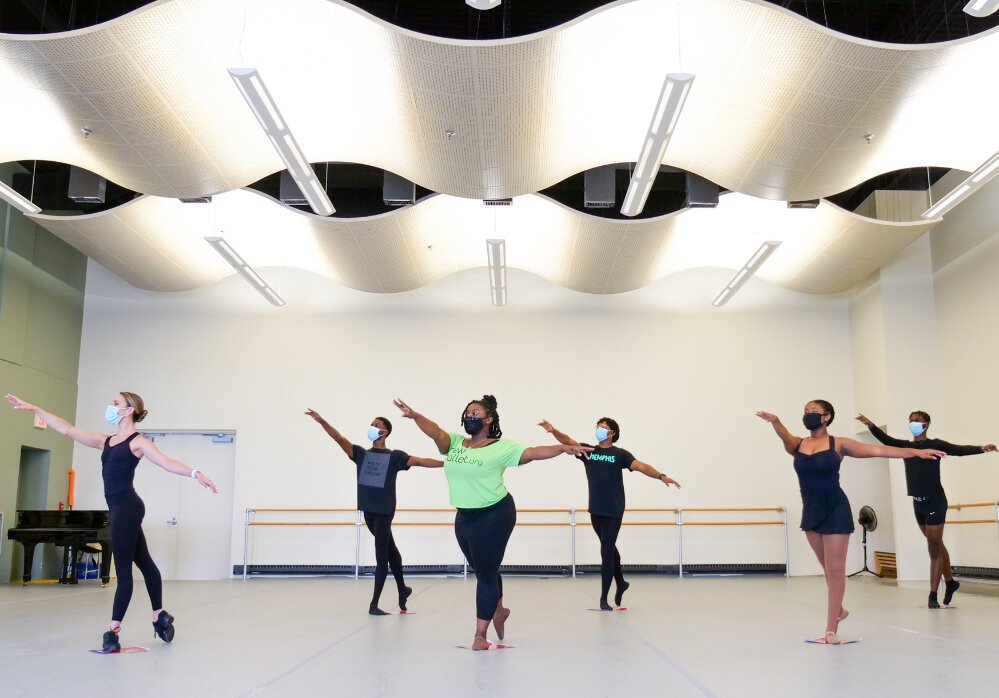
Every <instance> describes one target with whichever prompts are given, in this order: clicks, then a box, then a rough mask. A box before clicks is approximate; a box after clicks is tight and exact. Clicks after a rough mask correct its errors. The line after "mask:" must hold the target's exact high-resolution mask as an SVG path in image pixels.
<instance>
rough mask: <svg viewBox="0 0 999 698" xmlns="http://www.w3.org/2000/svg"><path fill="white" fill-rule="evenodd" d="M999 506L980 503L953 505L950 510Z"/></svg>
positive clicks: (997, 503) (949, 507)
mask: <svg viewBox="0 0 999 698" xmlns="http://www.w3.org/2000/svg"><path fill="white" fill-rule="evenodd" d="M994 506H999V502H978V503H976V504H951V505H950V506H948V507H947V508H948V509H972V508H974V507H994Z"/></svg>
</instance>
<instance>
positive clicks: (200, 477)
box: [132, 436, 219, 494]
mask: <svg viewBox="0 0 999 698" xmlns="http://www.w3.org/2000/svg"><path fill="white" fill-rule="evenodd" d="M132 448H133V449H134V450H136V451H138V452H139V454H140V455H141V456H145V457H146V458H148V459H149V460H150V461H151V462H152V463H155V464H156V465H158V466H160V467H161V468H163V469H164V470H166V471H167V472H170V473H175V474H177V475H183V476H184V477H193V478H194V479H195V480H197V481H198V484H199V485H201V486H202V487H205V488H206V489H209V490H211V491H212V493H213V494H216V493H218V491H219V490H218V488H217V487H216V486H215V483H214V482H212V481H211V480H210V479H208V476H207V475H205V474H204V473H203V472H201V471H200V470H194V469H192V468H189V467H188V466H186V465H184V464H183V463H181V462H180V461H179V460H177V459H176V458H171V457H170V456H168V455H167V454H165V453H163V451H161V450H160V449H158V448H156V444H154V443H153V442H152V441H150V440H149V439H147V438H146V437H145V436H137V437H136V438H135V439H134V440H133V441H132Z"/></svg>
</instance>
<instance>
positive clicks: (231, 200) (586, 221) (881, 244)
mask: <svg viewBox="0 0 999 698" xmlns="http://www.w3.org/2000/svg"><path fill="white" fill-rule="evenodd" d="M32 218H34V219H35V220H37V221H38V222H39V223H40V224H41V225H43V226H44V227H46V228H48V229H49V230H51V231H52V232H53V233H55V234H56V235H58V236H59V237H61V238H63V239H64V240H66V241H67V242H68V243H70V244H72V245H74V246H76V247H77V248H79V249H80V250H81V251H83V252H84V253H85V254H87V255H88V256H90V257H92V258H93V259H95V260H96V261H98V262H100V263H101V264H102V265H104V266H105V267H107V268H109V269H110V270H111V271H113V272H115V273H116V274H118V275H119V276H121V277H122V278H124V279H126V280H127V281H129V282H130V283H132V284H133V285H135V286H138V287H140V288H145V289H150V290H157V291H179V290H186V289H191V288H195V287H199V286H205V285H208V284H211V283H214V282H215V281H217V280H219V279H221V278H223V277H225V276H228V275H229V274H232V273H233V271H232V269H231V268H230V267H229V266H228V265H226V264H225V262H223V261H222V259H221V258H220V257H219V256H218V255H217V254H216V252H215V251H214V249H212V248H211V247H210V246H209V245H208V244H207V243H206V242H204V240H203V238H204V237H205V236H208V235H222V236H223V237H225V239H226V240H227V241H228V242H229V243H230V244H231V245H232V247H233V248H234V249H235V250H236V251H237V252H238V253H239V254H240V255H241V256H242V257H243V258H244V259H246V260H247V262H248V263H249V264H250V265H251V266H254V267H256V268H257V269H258V270H259V269H261V268H266V267H276V266H277V267H282V266H283V267H295V268H300V269H305V270H308V271H312V272H314V273H316V274H320V275H322V276H325V277H326V278H329V279H331V280H333V281H335V282H337V283H340V284H343V285H345V286H348V287H350V288H353V289H357V290H360V291H370V292H376V293H391V292H399V291H407V290H411V289H414V288H418V287H421V286H425V285H427V284H430V283H432V282H434V281H437V280H439V279H442V278H444V277H446V276H448V275H450V274H454V273H456V272H458V271H461V270H464V269H471V268H476V267H482V266H485V264H486V244H485V241H486V239H487V238H503V239H505V240H506V241H507V244H506V250H507V252H506V254H507V264H508V266H510V267H515V268H518V269H523V270H525V271H529V272H532V273H534V274H537V275H538V276H541V277H542V278H545V279H547V280H549V281H551V282H552V283H556V284H560V285H562V286H565V287H566V288H570V289H574V290H577V291H583V292H587V293H620V292H623V291H630V290H633V289H636V288H639V287H641V286H645V285H647V284H649V283H652V282H653V281H656V280H658V279H661V278H664V277H666V276H669V275H670V274H674V273H677V272H680V271H684V270H686V269H693V268H699V267H729V268H732V269H737V268H739V267H741V266H742V265H743V264H744V263H745V262H746V260H747V259H749V257H750V256H751V255H752V253H753V252H755V251H756V249H757V248H758V247H759V245H760V243H761V242H762V241H763V240H781V241H782V242H783V244H782V245H781V246H780V247H779V248H778V250H777V251H776V252H775V253H774V255H773V256H772V257H771V258H770V259H769V260H768V261H767V263H766V264H765V265H764V267H763V268H762V269H761V270H760V272H758V276H759V277H760V278H763V279H765V280H768V281H770V282H772V283H775V284H778V285H780V286H783V287H785V288H789V289H792V290H796V291H802V292H809V293H835V292H842V291H846V290H848V289H849V288H851V287H852V286H853V285H854V284H856V283H858V282H859V281H861V280H863V279H864V278H866V277H867V276H868V275H870V274H871V273H872V272H874V271H875V270H877V269H878V268H879V267H880V266H881V265H882V264H883V263H884V262H885V261H887V260H889V259H890V258H891V257H892V256H894V255H895V254H896V253H897V252H898V251H899V250H901V249H902V248H903V247H904V246H905V245H907V244H909V243H910V242H911V241H912V240H914V239H916V238H917V237H919V236H920V235H922V234H923V233H925V232H926V231H927V230H929V228H931V227H932V226H933V225H935V224H936V223H937V222H938V221H934V222H925V221H921V222H919V223H888V222H883V221H875V220H871V219H866V218H861V217H859V216H856V215H855V214H852V213H849V212H846V211H843V210H842V209H839V208H837V207H835V206H833V205H831V204H827V203H822V204H821V205H820V206H819V207H818V208H817V209H806V210H795V209H787V208H786V207H785V206H784V205H783V204H782V203H779V202H772V201H764V200H761V199H757V198H754V197H749V196H745V195H742V194H726V195H725V196H723V197H722V198H721V202H720V203H719V205H718V207H717V208H716V209H710V210H709V209H691V210H685V211H681V212H679V213H675V214H671V215H669V216H665V217H663V218H658V219H653V220H643V221H611V220H608V219H605V218H597V217H594V216H588V215H585V214H581V213H578V212H576V211H573V210H571V209H567V208H565V207H563V206H562V205H560V204H557V203H555V202H553V201H551V200H549V199H547V198H545V197H542V196H537V195H530V196H523V197H518V198H516V199H515V200H514V202H513V205H511V206H508V207H499V206H483V205H482V204H481V203H480V202H477V201H472V200H469V199H462V198H456V197H449V196H443V195H439V196H434V197H431V198H429V199H427V200H425V201H423V202H421V203H420V204H418V205H416V206H412V207H407V208H405V209H402V210H400V211H396V212H393V213H389V214H385V215H382V216H377V217H373V218H367V219H363V220H360V221H343V220H338V219H335V218H318V217H316V216H312V215H308V214H304V213H301V212H300V211H297V210H294V209H291V208H288V207H286V206H284V205H282V204H280V203H278V202H276V201H274V200H273V199H270V198H268V197H266V196H263V195H262V194H258V193H256V192H252V191H250V190H239V191H235V192H230V193H227V194H223V195H220V196H217V197H215V199H214V200H213V202H212V203H210V204H182V203H180V202H178V201H176V200H172V199H163V198H158V197H150V196H147V197H142V198H140V199H136V200H135V201H132V202H130V203H128V204H125V205H123V206H120V207H118V208H115V209H112V210H110V211H106V212H103V213H98V214H91V215H87V216H73V217H64V216H48V215H36V216H32ZM264 276H265V277H266V274H264ZM708 301H710V299H708ZM706 302H707V301H706Z"/></svg>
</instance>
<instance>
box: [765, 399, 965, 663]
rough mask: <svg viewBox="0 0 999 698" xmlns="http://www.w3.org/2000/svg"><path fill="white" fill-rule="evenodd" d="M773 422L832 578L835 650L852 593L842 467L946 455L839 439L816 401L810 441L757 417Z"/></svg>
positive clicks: (830, 636) (807, 417)
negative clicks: (853, 461) (847, 462)
mask: <svg viewBox="0 0 999 698" xmlns="http://www.w3.org/2000/svg"><path fill="white" fill-rule="evenodd" d="M756 416H757V417H759V418H760V419H762V420H763V421H765V422H769V423H770V425H771V426H772V427H773V428H774V431H775V432H776V433H777V436H778V438H780V440H781V442H782V443H783V444H784V450H785V451H787V453H788V454H790V455H792V456H794V470H795V472H796V473H797V474H798V484H799V486H800V487H801V504H802V511H801V530H802V531H804V532H805V538H806V539H808V544H809V545H810V546H811V548H812V551H813V552H814V553H815V557H816V558H818V560H819V564H820V565H821V566H822V571H823V572H824V573H825V578H826V591H827V597H828V598H827V605H826V634H825V642H826V644H829V645H838V644H840V639H839V636H838V635H837V631H838V630H839V623H840V621H842V620H843V619H844V618H846V617H847V616H848V615H849V613H848V612H847V610H846V609H845V608H843V595H844V592H845V591H846V553H847V549H848V547H849V544H850V534H851V533H853V514H851V512H850V501H849V500H848V499H847V498H846V494H845V493H844V492H843V490H842V488H841V487H840V486H839V467H840V463H841V462H842V460H843V456H852V457H853V458H910V457H912V456H917V455H922V456H929V457H931V458H941V457H942V456H945V455H946V454H945V453H944V452H943V451H938V450H935V449H929V448H928V449H926V450H925V451H923V452H922V453H921V454H920V453H918V452H917V450H916V449H914V448H896V447H893V446H874V445H872V444H865V443H861V442H860V441H855V440H854V439H836V438H833V436H832V435H831V434H830V433H829V432H828V431H827V430H826V429H827V427H828V426H829V425H830V424H832V421H833V419H834V418H835V417H836V411H835V410H834V409H833V406H832V405H831V404H830V403H829V402H827V401H825V400H812V401H811V402H809V403H807V404H806V405H805V414H804V415H803V416H802V420H801V421H802V423H803V424H804V425H805V428H806V429H808V431H809V436H806V437H804V438H802V437H800V436H794V435H793V434H791V432H789V431H788V430H787V427H785V426H784V425H783V424H782V423H781V421H780V419H778V418H777V416H776V415H773V414H770V413H769V412H757V413H756Z"/></svg>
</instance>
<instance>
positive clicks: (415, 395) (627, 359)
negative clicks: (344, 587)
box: [77, 264, 884, 574]
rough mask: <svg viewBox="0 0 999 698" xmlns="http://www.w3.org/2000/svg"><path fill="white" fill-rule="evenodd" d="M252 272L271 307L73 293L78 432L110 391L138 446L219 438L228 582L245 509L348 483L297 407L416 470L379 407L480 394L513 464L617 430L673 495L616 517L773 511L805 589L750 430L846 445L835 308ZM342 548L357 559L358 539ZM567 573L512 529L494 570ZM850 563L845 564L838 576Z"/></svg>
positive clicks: (648, 537) (254, 300) (789, 496)
mask: <svg viewBox="0 0 999 698" xmlns="http://www.w3.org/2000/svg"><path fill="white" fill-rule="evenodd" d="M263 273H264V276H265V277H266V278H268V280H269V281H271V282H272V283H273V284H274V285H275V286H276V287H277V288H278V290H279V292H280V293H281V294H282V295H283V296H285V298H286V299H287V300H288V301H289V303H288V306H287V307H285V308H281V309H277V308H272V307H271V306H270V305H268V304H266V303H265V302H264V301H263V300H262V299H260V298H259V297H257V296H256V294H255V293H254V292H253V291H252V290H251V289H250V288H249V287H248V286H246V285H245V283H244V282H242V281H241V280H240V279H238V278H234V279H229V280H227V281H225V282H223V283H221V284H219V285H217V286H216V287H213V288H211V289H205V290H201V291H197V292H191V293H184V294H170V295H167V294H152V293H145V292H141V291H137V290H135V289H133V288H131V287H130V286H128V285H126V284H124V283H123V282H121V281H119V280H118V279H116V278H115V277H113V276H112V275H110V274H109V273H108V272H107V271H106V270H104V269H102V268H101V267H99V266H98V265H96V264H92V265H91V270H90V274H89V277H88V297H87V306H86V318H85V324H84V341H83V351H82V358H81V371H80V376H81V378H80V400H79V404H80V413H79V414H78V415H77V419H78V421H79V423H80V424H81V425H82V426H84V427H85V428H89V429H95V430H101V429H104V428H105V425H103V424H102V415H103V408H104V405H105V404H107V402H108V400H109V399H110V397H112V396H113V395H114V394H115V393H116V392H117V391H120V390H133V391H136V392H138V393H139V394H141V395H142V396H143V397H144V398H145V399H146V402H147V407H148V409H149V412H150V416H149V418H148V419H147V421H146V422H145V423H144V425H143V426H147V427H148V428H150V429H202V428H203V429H216V428H225V429H235V430H236V431H237V433H238V438H237V444H238V448H237V454H236V459H237V465H236V487H235V490H236V491H235V505H234V512H233V526H234V535H233V540H234V545H233V562H234V563H238V562H240V561H241V541H242V531H241V528H240V523H241V521H242V511H243V509H244V508H245V507H248V506H253V507H350V506H353V504H354V474H353V470H352V465H351V464H350V463H349V462H348V461H347V460H346V459H345V458H344V457H343V455H342V454H341V453H339V449H338V448H337V447H336V446H335V444H333V442H332V441H330V440H329V439H328V438H327V437H326V436H325V434H324V433H323V432H322V431H321V429H320V428H319V427H318V426H317V425H316V424H314V423H313V422H312V421H311V420H310V419H309V418H307V417H305V416H303V414H302V412H303V410H304V409H305V408H306V407H313V408H315V409H317V410H319V411H320V412H322V413H323V415H324V416H326V417H327V418H328V419H329V421H330V422H331V423H333V424H334V425H337V426H339V427H340V428H341V429H342V430H343V431H344V433H345V434H346V435H347V436H348V437H349V438H351V439H354V440H356V441H359V442H363V439H364V432H365V429H366V427H367V425H368V423H369V421H370V419H371V418H373V417H374V416H377V415H384V416H386V417H389V418H390V419H392V420H393V422H394V424H395V427H396V430H395V433H394V434H393V436H392V437H391V439H390V440H389V444H390V446H393V447H396V448H402V449H405V450H407V451H409V452H411V453H413V454H419V455H432V453H433V446H432V443H431V442H430V440H429V439H427V438H426V437H424V436H422V434H420V433H419V432H418V430H417V429H416V428H415V426H414V425H412V424H411V423H408V422H406V421H405V420H403V419H401V418H396V417H397V415H396V414H395V410H394V408H393V407H392V405H391V400H392V398H394V397H396V396H400V397H403V398H404V399H406V400H407V401H409V402H410V403H411V404H412V405H413V406H414V407H415V408H416V409H418V410H420V411H422V412H424V413H426V414H427V415H428V416H430V417H432V418H434V419H436V420H438V421H439V422H440V423H441V424H442V426H444V427H445V428H450V429H457V428H458V419H459V414H460V411H461V409H462V408H463V407H464V406H465V403H466V402H467V401H468V400H470V399H472V398H475V397H477V396H479V395H481V394H482V393H484V392H489V393H494V394H495V395H496V396H497V397H498V399H499V411H500V414H501V417H502V425H503V428H504V431H505V434H506V435H507V436H508V437H510V438H513V439H515V440H518V441H521V442H525V443H527V444H531V445H533V444H540V443H547V442H549V437H547V435H546V434H545V433H544V432H543V431H542V430H541V429H540V428H538V427H537V426H535V424H536V422H537V421H538V420H540V419H542V418H546V419H549V420H551V421H552V422H553V423H554V424H556V425H557V426H558V427H560V428H561V429H563V430H565V431H567V432H569V433H570V434H573V435H575V436H577V438H581V439H583V438H589V437H590V434H591V432H592V428H593V425H594V423H595V421H596V420H597V419H598V418H599V417H602V416H611V417H614V418H616V419H617V420H618V421H619V422H620V423H621V425H622V439H621V442H620V445H621V446H623V447H625V448H628V449H630V450H631V451H633V452H634V453H635V454H636V456H637V457H639V458H640V459H642V460H645V461H647V462H650V463H652V464H653V465H655V466H656V467H658V468H660V469H662V470H664V471H665V472H667V473H669V474H670V475H672V476H673V477H675V478H676V479H677V480H679V481H680V482H681V483H682V485H683V489H682V490H681V491H679V492H676V491H675V490H671V491H666V489H665V488H664V487H663V486H662V485H659V484H658V483H656V482H654V481H653V480H650V479H647V478H644V477H642V476H641V475H637V474H632V475H630V476H627V477H626V483H627V491H628V501H629V505H630V506H632V507H658V506H662V507H673V506H682V507H738V506H746V507H751V506H775V505H786V506H787V507H788V508H789V510H790V511H789V520H790V522H791V526H790V534H791V536H790V541H791V567H792V572H793V573H795V574H815V573H817V572H818V571H819V570H818V566H817V564H816V563H815V562H814V560H813V558H812V555H811V552H810V550H809V549H808V547H807V544H806V543H805V540H804V537H803V536H802V534H801V533H800V532H799V531H798V528H797V524H798V522H799V520H800V497H799V495H798V490H797V481H796V478H795V475H794V472H793V469H792V466H791V458H790V457H789V456H787V455H786V454H785V453H784V452H783V449H782V447H781V445H780V443H779V441H778V440H777V438H776V436H775V435H774V433H773V430H772V428H771V427H770V426H769V425H767V424H765V423H764V422H762V421H760V420H759V419H758V418H756V417H755V416H754V414H753V413H754V411H756V410H759V409H765V410H768V411H772V412H775V413H777V414H779V415H781V416H782V417H783V418H784V420H785V422H786V423H787V424H788V426H789V427H790V428H791V429H792V430H793V431H796V432H801V431H803V428H802V427H801V425H800V421H799V420H800V414H801V410H802V407H803V405H804V404H805V402H807V401H808V400H809V399H813V398H820V397H821V398H825V399H828V400H830V401H831V402H833V404H834V405H835V406H836V408H837V411H838V415H839V416H838V419H837V422H836V424H835V425H834V427H836V428H834V430H833V431H834V432H835V433H837V434H840V435H844V436H853V435H854V434H855V429H854V427H853V426H852V425H851V424H850V420H851V419H852V417H853V415H854V414H855V412H854V410H855V407H854V405H853V404H852V403H853V388H852V385H853V376H852V370H851V343H850V342H851V340H850V337H851V333H850V318H849V308H848V303H847V301H846V299H845V298H826V297H811V296H805V295H801V294H793V293H790V292H786V291H783V290H780V289H776V288H772V287H768V286H766V285H764V284H762V283H760V282H755V281H754V282H751V283H750V284H748V285H747V286H746V287H745V288H743V290H742V291H740V293H739V295H738V296H736V298H735V300H733V301H732V302H731V303H730V304H729V305H728V306H727V307H725V308H723V309H716V308H713V307H711V305H710V300H711V299H712V298H713V297H714V295H715V294H716V293H717V290H718V289H719V288H721V287H722V286H723V285H724V283H725V282H726V281H727V280H728V278H729V277H730V275H731V271H721V270H702V271H697V272H688V273H685V274H681V275H678V276H675V277H672V278H670V279H667V280H665V281H663V282H660V283H657V284H654V285H652V286H650V287H647V288H644V289H641V290H639V291H636V292H633V293H629V294H622V295H619V296H589V295H585V294H579V293H575V292H572V291H568V290H565V289H563V288H560V287H557V286H553V285H551V284H549V283H547V282H545V281H543V280H540V279H538V278H536V277H533V276H531V275H529V274H526V273H521V272H518V271H516V270H512V271H511V273H510V304H509V305H508V306H507V307H505V308H493V307H491V306H489V305H488V288H487V281H486V271H485V270H484V269H482V270H472V271H468V272H464V273H461V274H458V275H456V276H454V277H451V278H448V279H446V280H444V281H442V282H440V283H438V284H435V285H434V286H432V287H430V288H425V289H420V290H418V291H414V292H411V293H407V294H399V295H396V296H374V295H368V294H360V293H356V292H352V291H348V290H345V289H342V288H338V287H335V286H333V285H331V284H329V283H327V282H325V281H323V280H321V279H317V278H316V277H312V276H310V275H307V274H304V273H294V272H290V271H286V270H263ZM234 307H235V310H234V309H233V308H234ZM223 308H224V309H225V310H224V311H223V310H222V309H223ZM303 309H304V310H303ZM77 459H78V463H77V472H78V473H79V479H78V490H79V492H80V494H79V506H81V507H82V506H87V505H92V506H98V505H99V504H100V503H101V494H100V478H99V469H98V467H93V466H96V465H97V464H98V463H99V456H98V453H97V452H96V451H87V450H86V449H79V450H78V451H77ZM88 465H89V466H92V467H87V466H88ZM192 465H197V464H192ZM872 466H873V464H872V463H869V462H858V461H849V460H848V461H847V462H846V463H845V464H844V468H843V481H844V487H845V489H846V491H847V493H848V494H849V495H850V497H851V500H852V501H853V502H854V505H855V508H856V507H859V506H860V505H861V504H864V503H871V499H872V497H873V498H874V499H877V498H878V497H883V496H884V495H883V492H882V493H881V494H878V492H879V491H880V490H881V489H883V488H884V484H883V480H884V473H883V472H881V471H882V470H883V468H880V467H876V466H875V467H872ZM147 467H148V466H147ZM507 484H508V486H509V488H510V490H511V491H512V492H513V494H514V496H515V498H516V500H517V503H518V506H520V507H523V508H527V507H538V508H540V507H570V506H577V507H583V506H585V505H586V484H585V477H584V475H583V474H582V472H581V471H580V467H579V466H578V465H577V463H576V462H575V461H573V460H572V459H569V458H567V457H563V458H560V459H557V460H553V461H544V462H537V463H533V464H530V465H528V466H526V467H525V468H524V469H523V470H517V471H509V472H508V475H507ZM142 494H144V496H146V497H154V496H156V494H155V492H145V493H142ZM399 502H400V506H403V507H406V506H411V507H443V506H447V490H446V485H445V483H444V479H443V476H442V474H441V473H440V471H420V472H412V473H406V474H403V475H401V476H400V487H399ZM445 517H446V518H448V517H447V515H445ZM401 518H402V517H401V515H400V517H399V520H401ZM521 520H522V521H526V520H529V519H528V518H527V517H526V516H525V517H522V519H521ZM533 520H539V519H533ZM633 520H636V521H637V520H639V518H638V516H637V515H635V517H634V518H633ZM689 520H693V516H691V517H689ZM365 535H366V534H365ZM397 535H398V537H399V540H400V546H401V548H402V552H403V556H404V560H405V561H406V562H407V563H421V562H441V561H445V562H452V561H453V562H459V561H460V558H459V557H458V554H457V549H456V546H455V545H454V543H453V535H452V533H451V531H450V529H448V528H444V527H442V528H436V529H430V528H428V529H415V528H410V529H400V530H399V533H398V534H397ZM674 535H675V533H674V531H673V530H672V529H665V530H664V529H650V528H640V527H635V528H631V529H625V532H624V533H623V535H622V539H621V546H620V547H621V550H622V554H623V556H624V558H625V561H626V562H633V563H640V562H643V563H652V562H675V543H674ZM255 538H256V543H255V545H254V547H253V558H252V559H253V561H254V562H259V563H264V562H269V563H276V562H295V563H330V562H340V563H344V562H348V561H352V560H353V539H352V536H351V535H350V531H349V530H348V529H333V530H331V529H324V530H310V529H290V530H289V529H285V530H281V531H274V530H273V529H272V530H270V531H267V532H266V533H264V532H261V533H259V535H258V534H255ZM857 540H858V541H859V537H858V539H857ZM579 541H580V548H579V558H580V559H579V561H580V562H581V563H587V562H589V563H592V562H596V561H597V560H598V557H599V553H598V548H597V546H596V545H595V536H593V534H592V533H590V532H589V530H588V529H581V530H580V536H579ZM686 543H687V546H686V555H687V560H688V561H699V562H731V561H738V562H780V561H782V559H783V541H782V536H781V534H780V529H779V528H778V527H760V528H754V527H733V528H717V527H712V528H700V529H695V528H690V529H688V533H687V541H686ZM363 547H364V549H365V550H367V549H368V548H370V544H369V543H368V542H367V540H366V541H365V545H364V546H363ZM369 558H370V556H369ZM442 558H443V559H442ZM568 558H569V548H568V537H567V532H566V531H564V530H551V529H543V528H521V529H518V531H517V533H516V534H515V535H514V539H513V541H512V543H511V547H510V550H509V553H508V556H507V562H512V563H516V562H520V563H546V562H565V561H568ZM860 564H861V561H860V552H859V545H854V546H853V550H852V551H851V559H850V567H851V568H852V567H859V566H860Z"/></svg>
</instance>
